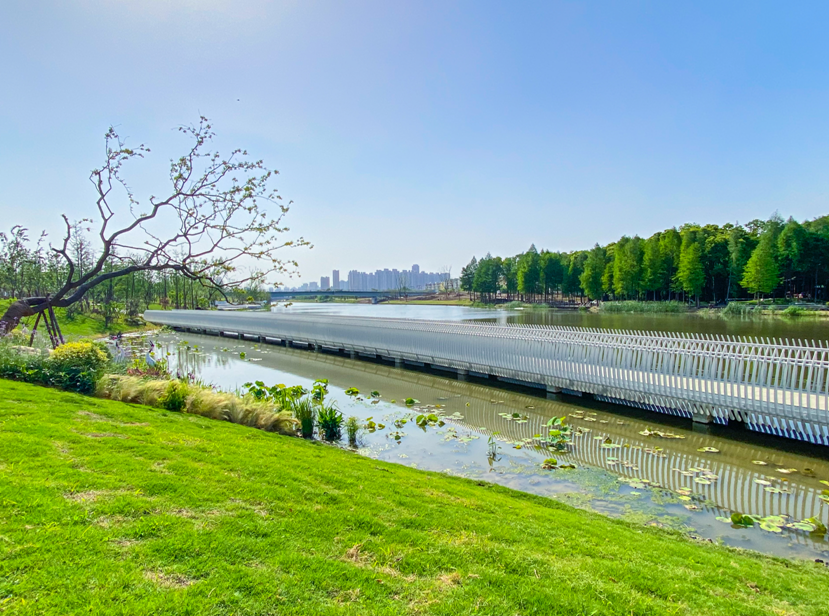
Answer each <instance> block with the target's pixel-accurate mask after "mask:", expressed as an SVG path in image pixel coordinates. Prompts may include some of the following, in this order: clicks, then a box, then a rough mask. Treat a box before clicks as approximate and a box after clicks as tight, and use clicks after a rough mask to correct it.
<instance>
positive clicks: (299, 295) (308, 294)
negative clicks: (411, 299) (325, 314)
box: [270, 289, 435, 300]
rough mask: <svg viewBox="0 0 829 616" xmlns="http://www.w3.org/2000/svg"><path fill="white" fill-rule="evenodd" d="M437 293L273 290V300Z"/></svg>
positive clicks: (271, 293)
mask: <svg viewBox="0 0 829 616" xmlns="http://www.w3.org/2000/svg"><path fill="white" fill-rule="evenodd" d="M406 294H408V295H417V296H421V295H435V292H434V291H412V290H409V291H407V292H406V293H403V292H402V291H397V290H390V291H333V290H330V289H329V290H327V291H271V292H270V295H271V300H280V299H303V298H315V297H332V298H338V297H342V298H365V297H368V298H377V299H383V298H392V297H399V296H401V295H406Z"/></svg>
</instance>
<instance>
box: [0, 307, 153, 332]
mask: <svg viewBox="0 0 829 616" xmlns="http://www.w3.org/2000/svg"><path fill="white" fill-rule="evenodd" d="M10 303H11V302H10V301H9V300H0V314H2V313H4V312H5V311H6V309H7V308H8V307H9V304H10ZM55 316H56V317H57V318H58V325H60V329H61V332H62V333H63V336H64V338H66V339H67V340H77V339H79V338H88V337H98V336H103V335H106V334H117V333H126V332H136V331H147V330H151V329H156V326H155V325H150V324H148V325H145V326H143V327H142V326H135V325H131V324H129V323H127V322H125V321H124V320H123V319H119V320H116V321H115V322H113V323H110V325H109V327H105V325H104V317H103V316H102V315H99V314H76V315H75V317H74V318H72V319H69V318H67V316H66V311H65V310H64V309H63V308H56V309H55ZM35 319H36V317H27V318H25V319H23V320H22V321H21V323H23V324H25V325H26V327H27V328H28V329H29V331H31V329H32V327H34V324H35ZM38 331H41V332H43V335H44V336H46V335H47V334H46V327H45V326H44V324H43V322H42V321H41V324H40V325H39V326H38ZM47 340H48V337H47Z"/></svg>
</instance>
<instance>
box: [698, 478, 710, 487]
mask: <svg viewBox="0 0 829 616" xmlns="http://www.w3.org/2000/svg"><path fill="white" fill-rule="evenodd" d="M694 483H700V484H702V485H704V486H710V485H711V482H710V481H709V480H708V479H703V478H702V477H694Z"/></svg>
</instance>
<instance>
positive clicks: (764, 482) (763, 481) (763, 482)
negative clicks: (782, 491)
mask: <svg viewBox="0 0 829 616" xmlns="http://www.w3.org/2000/svg"><path fill="white" fill-rule="evenodd" d="M754 483H756V484H758V485H761V486H770V485H771V481H768V480H767V479H755V480H754Z"/></svg>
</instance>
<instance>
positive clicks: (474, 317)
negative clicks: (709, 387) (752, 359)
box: [272, 302, 829, 341]
mask: <svg viewBox="0 0 829 616" xmlns="http://www.w3.org/2000/svg"><path fill="white" fill-rule="evenodd" d="M272 310H273V311H274V312H276V313H279V312H283V311H289V312H291V313H298V312H299V313H302V312H308V313H314V314H332V315H347V316H363V317H375V318H386V319H424V320H443V321H465V320H471V321H485V322H492V323H501V324H508V323H514V324H528V325H559V326H566V327H595V328H604V329H619V330H627V331H656V332H685V333H696V334H713V335H721V336H726V335H728V336H753V337H762V338H781V339H787V338H788V339H795V340H822V341H829V318H822V317H812V316H802V317H781V316H756V317H733V316H732V317H721V316H718V315H714V316H710V315H707V314H699V313H686V314H639V313H602V312H598V313H597V312H588V311H580V310H554V309H550V310H520V309H519V310H507V309H503V308H501V309H496V308H491V309H488V308H468V307H464V306H430V305H420V304H417V303H416V302H412V303H411V304H373V305H372V304H346V303H318V304H317V303H302V302H298V303H294V304H292V305H290V306H288V307H285V306H277V307H275V308H273V309H272Z"/></svg>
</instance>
